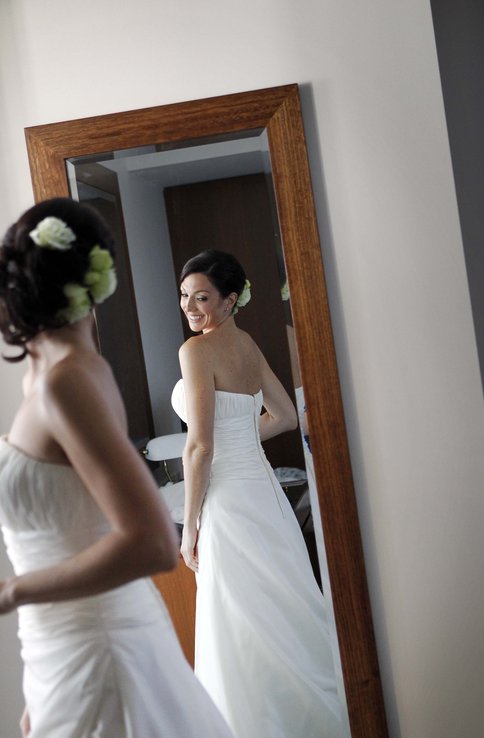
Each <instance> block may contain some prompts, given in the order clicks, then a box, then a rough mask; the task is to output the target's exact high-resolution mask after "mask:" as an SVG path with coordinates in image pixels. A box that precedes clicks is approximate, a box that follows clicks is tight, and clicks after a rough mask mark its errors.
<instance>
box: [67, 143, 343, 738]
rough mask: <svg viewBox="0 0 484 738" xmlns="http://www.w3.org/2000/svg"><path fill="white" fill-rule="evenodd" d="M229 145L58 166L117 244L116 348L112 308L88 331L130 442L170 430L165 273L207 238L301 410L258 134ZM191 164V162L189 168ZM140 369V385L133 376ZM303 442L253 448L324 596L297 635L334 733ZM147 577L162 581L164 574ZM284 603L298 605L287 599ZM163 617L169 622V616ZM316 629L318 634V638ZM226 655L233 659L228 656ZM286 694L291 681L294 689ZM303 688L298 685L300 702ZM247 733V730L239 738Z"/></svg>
mask: <svg viewBox="0 0 484 738" xmlns="http://www.w3.org/2000/svg"><path fill="white" fill-rule="evenodd" d="M230 145H231V148H227V142H224V143H223V144H216V143H210V144H204V145H202V146H195V147H193V146H191V147H189V148H188V149H183V148H182V149H176V150H169V151H165V152H161V153H160V152H155V151H152V150H149V151H147V150H144V149H143V150H141V151H140V150H138V151H130V152H120V153H119V154H116V153H113V154H110V155H106V156H104V157H101V158H99V157H98V159H97V160H96V161H91V160H90V159H87V158H81V159H80V160H73V161H72V162H71V163H70V164H69V166H68V171H69V173H70V183H71V190H72V192H73V194H74V195H75V196H77V197H78V198H79V199H83V200H89V201H90V203H91V205H93V206H94V207H97V208H98V209H99V210H100V211H101V212H102V214H103V215H104V217H105V218H106V219H107V220H108V221H109V222H110V224H111V227H112V228H113V229H114V230H116V231H117V234H118V240H120V241H121V242H122V243H124V254H123V255H122V256H121V259H123V258H124V262H125V265H124V270H123V275H122V276H120V281H121V282H122V283H121V284H120V290H119V293H120V294H119V296H118V304H117V305H114V308H113V309H114V311H116V313H117V315H118V316H119V315H122V316H123V333H124V335H123V340H122V342H121V344H122V345H121V344H120V343H119V341H118V339H117V336H116V335H113V334H112V332H111V331H109V321H110V320H111V319H112V316H108V315H105V316H100V322H99V324H98V330H99V334H100V343H101V347H102V350H103V353H105V355H106V356H108V358H109V359H110V361H111V363H112V365H113V368H114V371H115V373H116V375H117V377H118V381H119V383H120V385H121V388H122V390H123V387H124V395H125V398H126V402H127V404H128V414H129V416H130V426H131V436H132V438H133V440H134V441H135V443H137V444H138V445H139V446H140V448H141V446H142V445H144V444H145V443H146V441H147V440H148V438H151V437H153V436H162V435H165V434H167V433H168V434H170V433H176V432H179V431H180V423H179V421H178V422H177V420H176V416H175V415H174V413H173V412H172V410H171V407H170V396H171V388H172V387H173V385H174V384H175V383H176V381H177V379H178V378H179V367H178V361H177V353H178V348H179V346H180V345H181V344H182V343H183V341H184V340H185V339H187V338H188V337H189V336H190V335H192V334H191V332H190V330H189V328H188V326H187V325H183V324H182V322H181V317H180V312H179V307H178V302H179V300H178V297H177V284H176V281H177V280H176V275H177V274H179V273H180V271H181V268H182V266H183V264H184V262H185V261H186V260H187V259H188V258H189V257H191V256H193V254H195V253H196V252H197V251H199V250H200V247H201V248H204V247H206V248H210V247H212V246H213V245H214V242H215V245H216V246H217V247H219V248H224V249H226V250H227V251H230V252H231V253H233V254H235V255H236V256H237V257H238V259H239V261H242V263H243V264H244V266H245V268H246V269H247V273H248V275H249V278H250V281H251V283H252V292H253V295H254V298H253V302H252V304H251V305H250V306H249V308H248V309H247V310H241V311H240V313H239V315H238V316H237V323H238V324H239V325H240V327H241V328H242V329H243V330H246V331H247V332H248V333H249V334H250V335H252V336H253V337H254V339H255V340H256V342H257V344H258V345H259V346H260V347H261V348H262V350H263V352H264V354H265V355H266V356H267V358H268V361H269V363H270V365H271V367H273V369H274V371H275V373H276V375H277V376H278V377H279V378H280V380H281V381H282V383H283V385H284V387H285V389H286V391H287V392H288V393H289V394H290V396H291V397H292V400H293V402H294V403H295V404H296V403H297V405H298V409H299V410H301V408H304V400H303V399H301V398H302V396H303V390H302V386H301V380H300V375H299V364H298V358H297V351H296V349H295V341H294V333H293V328H292V319H291V310H290V302H289V300H288V299H287V298H288V290H287V285H286V288H284V289H282V290H281V286H282V287H284V285H285V281H286V279H285V271H284V259H283V255H282V246H281V239H280V236H279V229H278V221H277V214H276V212H275V208H274V200H273V192H272V185H271V176H270V162H269V161H268V155H267V142H266V140H265V135H264V133H262V134H259V135H258V136H257V137H254V138H249V139H247V138H245V139H243V140H242V141H235V142H230ZM207 148H208V149H209V151H207ZM216 154H223V155H220V156H218V157H217V155H216ZM160 157H161V158H162V159H163V160H164V162H165V163H164V164H162V163H161V162H160ZM234 158H235V159H237V161H238V164H237V168H236V170H235V171H234V169H233V168H231V169H230V171H227V169H226V167H227V161H228V160H231V164H233V160H234ZM193 161H195V162H196V163H197V164H196V165H193ZM189 162H192V163H189ZM200 162H202V163H203V166H201V168H200ZM214 162H216V163H214ZM188 169H190V172H189V173H188V174H187V170H188ZM198 170H199V171H198ZM210 172H212V176H213V178H211V177H210V176H209V174H210ZM227 174H229V176H225V175H227ZM187 179H188V182H187ZM103 319H104V320H105V321H106V323H105V324H104V323H103V322H102V321H103ZM127 337H128V338H127ZM127 340H128V341H130V342H131V344H132V350H130V351H129V352H126V350H125V346H126V341H127ZM137 347H138V348H137ZM143 377H145V378H146V381H142V379H143ZM299 417H300V420H301V421H302V423H304V420H305V418H304V412H299ZM304 437H305V439H304ZM308 441H309V438H308V435H307V432H306V430H305V429H304V428H303V433H301V431H300V430H299V429H297V430H294V431H292V432H290V433H284V434H282V435H280V436H278V437H277V438H275V439H271V440H268V441H267V442H265V443H264V448H265V452H266V455H267V458H268V459H269V462H270V464H271V465H272V466H273V467H274V468H275V470H276V474H277V477H278V479H279V481H280V482H281V483H282V485H283V489H284V492H285V494H286V496H287V499H288V500H289V502H290V504H291V506H292V507H293V508H294V511H295V514H296V518H297V520H298V522H299V525H300V528H301V529H302V533H303V536H304V540H305V542H306V545H307V548H308V551H309V555H310V560H311V564H312V567H313V571H314V573H315V575H316V578H317V580H318V583H319V585H320V587H321V589H322V590H323V593H324V598H323V604H324V610H325V613H326V618H327V624H326V626H325V627H324V628H323V630H322V631H319V630H318V634H317V635H316V634H313V635H311V637H310V638H309V640H308V643H309V642H311V641H312V640H313V639H314V642H313V646H312V648H311V650H313V651H314V644H315V643H316V644H319V642H320V641H321V648H323V650H324V649H326V650H327V653H326V656H325V657H324V659H323V661H324V663H325V664H326V666H327V667H328V670H327V671H326V677H327V679H328V682H327V683H328V684H330V683H331V685H332V686H331V689H332V688H333V687H334V685H336V690H337V693H338V695H339V702H338V709H339V710H340V712H341V713H342V723H343V725H342V727H341V728H338V730H339V732H334V735H338V736H339V735H347V734H348V733H347V732H344V731H345V730H347V727H346V726H347V713H346V707H345V697H344V688H343V680H342V675H341V666H340V658H339V650H338V644H337V637H336V629H335V623H334V616H333V611H332V602H331V590H330V583H329V579H328V575H327V567H326V563H325V562H326V555H325V551H324V544H323V539H322V528H321V519H320V515H319V511H318V508H317V505H318V501H317V492H316V487H315V484H314V474H313V471H312V460H311V455H310V451H309V448H308V445H307V444H308ZM310 462H311V465H310ZM174 468H175V473H174V474H173V473H172V477H173V480H174V481H177V479H179V478H180V471H181V465H177V464H176V462H175V464H174ZM154 471H155V473H158V471H160V474H159V481H160V484H161V483H164V482H166V477H165V472H164V470H158V469H155V470H154ZM165 489H166V492H167V493H168V495H171V499H173V500H174V507H176V508H177V515H178V517H177V520H178V522H180V520H181V517H180V504H179V503H180V500H179V498H175V497H174V495H173V492H174V489H173V487H172V486H171V485H170V484H168V485H167V486H166V487H164V488H163V491H165ZM315 505H316V507H314V506H315ZM311 510H312V511H313V514H311ZM299 535H300V533H299ZM289 548H290V546H289V544H288V550H289ZM186 571H187V570H186ZM157 583H159V585H160V587H166V582H162V581H161V580H160V581H157ZM192 588H193V590H194V585H192V584H191V582H190V581H189V580H187V574H184V573H182V571H181V568H180V567H179V570H178V571H177V581H176V582H175V583H174V584H173V590H174V595H173V592H167V591H166V589H165V590H163V595H164V596H165V598H166V599H167V600H168V604H169V605H170V602H169V600H170V598H172V599H173V600H176V602H175V607H178V606H179V604H180V600H183V598H185V602H184V604H183V606H182V609H184V610H185V611H186V610H187V609H190V607H193V609H194V602H193V598H194V595H193V596H192V594H191V589H192ZM249 591H250V590H249ZM167 595H168V597H167ZM249 601H250V600H249ZM190 603H192V604H190ZM294 606H295V607H296V609H297V608H299V607H300V604H298V599H296V600H295V603H293V607H294ZM258 607H259V610H260V615H261V617H268V613H269V612H270V610H267V608H266V605H265V604H264V603H263V601H261V603H260V604H259V606H258ZM303 609H304V608H303ZM298 612H299V611H298ZM172 615H173V612H172ZM183 617H184V618H185V613H184V614H183ZM239 618H240V613H239ZM234 619H235V616H234ZM174 620H175V622H176V621H177V616H176V614H175V615H174ZM295 620H296V626H297V631H298V633H299V634H300V635H301V636H302V637H304V634H305V627H304V625H303V622H302V620H301V618H300V617H299V615H298V617H296V618H295ZM214 622H217V620H216V618H215V619H214ZM191 627H192V626H191ZM319 627H320V626H319V625H318V629H319ZM185 631H186V628H185ZM284 632H285V636H284V641H285V642H287V647H291V643H292V647H293V648H294V649H296V650H299V649H298V647H297V646H296V644H297V639H294V638H291V636H290V635H289V634H288V631H287V630H286V631H284V630H281V632H280V634H279V635H280V638H282V635H283V633H284ZM321 632H323V633H324V634H325V635H324V637H323V638H322V639H321ZM306 635H309V634H306ZM255 637H257V636H256V634H255ZM259 638H260V635H259ZM184 639H185V641H187V640H188V641H190V640H191V639H193V633H192V635H190V634H188V639H187V634H186V632H184V633H182V634H181V640H182V642H183V640H184ZM184 647H185V652H186V653H187V656H188V658H189V659H190V660H192V658H193V644H192V643H190V642H188V645H187V644H186V643H185V644H184ZM328 649H329V650H328ZM316 650H317V649H316ZM328 654H329V659H330V660H331V664H330V665H329V661H328V658H327V657H328ZM232 661H234V663H236V661H235V660H234V659H229V662H232ZM295 663H297V659H296V660H295ZM229 668H230V667H229ZM254 678H255V677H254ZM291 683H292V682H291V679H288V681H287V689H288V692H287V703H288V704H294V703H293V702H292V703H291V701H290V700H289V693H290V692H291V689H290V684H291ZM260 691H263V690H262V688H260ZM296 694H297V689H295V690H294V697H295V695H296ZM309 694H310V691H308V693H307V695H306V698H307V699H309ZM300 698H301V695H300ZM283 702H286V699H284V700H283ZM240 704H243V702H242V699H241V700H240ZM322 713H323V711H322ZM281 714H282V713H281ZM333 714H334V713H333ZM302 734H305V733H304V731H303V733H301V735H302ZM255 735H257V733H253V734H251V738H253V736H255ZM265 735H267V733H265ZM330 735H332V734H331V733H330Z"/></svg>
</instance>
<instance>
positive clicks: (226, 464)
mask: <svg viewBox="0 0 484 738" xmlns="http://www.w3.org/2000/svg"><path fill="white" fill-rule="evenodd" d="M172 404H173V407H174V409H175V411H176V412H177V414H178V415H179V416H180V417H181V418H182V420H184V422H187V412H186V403H185V393H184V386H183V380H181V379H180V380H179V381H178V382H177V384H176V385H175V388H174V390H173V394H172ZM261 409H262V391H259V392H257V393H256V394H254V395H249V394H244V393H238V392H225V391H224V390H215V417H214V452H213V461H212V469H211V478H212V480H216V479H219V478H221V479H240V478H241V476H242V477H244V478H249V479H250V478H252V479H255V478H259V477H260V474H261V473H264V471H265V472H266V473H271V472H272V469H271V467H270V466H269V464H268V461H267V459H266V457H265V454H264V450H263V448H262V445H261V442H260V436H259V417H260V412H261Z"/></svg>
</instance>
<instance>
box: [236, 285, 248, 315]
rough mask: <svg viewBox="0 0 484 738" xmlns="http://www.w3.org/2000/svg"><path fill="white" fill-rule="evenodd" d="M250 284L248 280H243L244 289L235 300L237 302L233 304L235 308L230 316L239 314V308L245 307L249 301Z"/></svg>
mask: <svg viewBox="0 0 484 738" xmlns="http://www.w3.org/2000/svg"><path fill="white" fill-rule="evenodd" d="M250 297H251V295H250V282H249V280H248V279H246V280H245V284H244V289H243V290H242V292H241V293H240V295H239V297H238V298H237V302H236V303H235V307H234V309H233V312H232V315H235V314H236V313H238V312H239V308H241V307H245V305H247V303H248V302H249V300H250Z"/></svg>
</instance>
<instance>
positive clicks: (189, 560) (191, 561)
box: [180, 525, 198, 572]
mask: <svg viewBox="0 0 484 738" xmlns="http://www.w3.org/2000/svg"><path fill="white" fill-rule="evenodd" d="M197 541H198V530H197V528H194V529H190V528H188V526H187V525H184V526H183V535H182V542H181V548H180V551H181V555H182V556H183V559H184V561H185V564H186V565H187V566H188V568H189V569H192V571H195V572H197V571H198V551H197Z"/></svg>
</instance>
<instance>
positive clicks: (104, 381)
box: [42, 351, 115, 395]
mask: <svg viewBox="0 0 484 738" xmlns="http://www.w3.org/2000/svg"><path fill="white" fill-rule="evenodd" d="M100 384H101V385H102V386H103V387H104V386H105V385H110V384H115V382H114V377H113V373H112V370H111V367H110V366H109V364H108V363H107V361H106V360H105V359H104V358H103V357H102V356H100V354H97V353H95V352H94V351H85V352H84V351H78V352H74V353H72V354H70V355H69V356H67V357H66V358H65V359H62V360H61V361H59V362H57V364H55V365H54V366H53V367H52V368H51V369H50V370H49V371H48V372H47V373H46V374H45V375H44V376H43V378H42V389H43V390H44V392H45V393H47V394H54V395H55V394H57V392H59V391H62V390H69V389H71V388H72V389H75V388H79V389H81V388H82V387H83V386H85V385H94V386H99V385H100Z"/></svg>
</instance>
